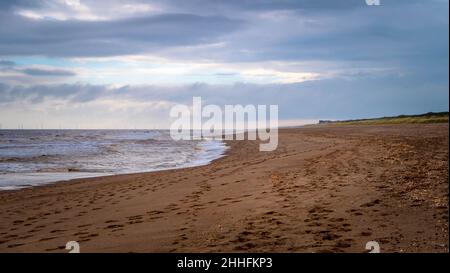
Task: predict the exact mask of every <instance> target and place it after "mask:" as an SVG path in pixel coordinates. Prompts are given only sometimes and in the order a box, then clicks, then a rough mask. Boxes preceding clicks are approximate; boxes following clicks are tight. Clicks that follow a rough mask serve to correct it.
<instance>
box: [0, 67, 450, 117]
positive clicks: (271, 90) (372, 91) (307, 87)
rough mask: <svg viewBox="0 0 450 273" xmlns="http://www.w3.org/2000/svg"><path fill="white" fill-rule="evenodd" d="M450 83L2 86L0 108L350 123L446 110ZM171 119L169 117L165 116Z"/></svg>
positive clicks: (370, 80) (391, 79)
mask: <svg viewBox="0 0 450 273" xmlns="http://www.w3.org/2000/svg"><path fill="white" fill-rule="evenodd" d="M448 88H449V85H448V82H443V81H437V82H435V83H424V82H423V81H422V80H420V79H414V78H407V79H404V78H402V77H401V76H392V75H387V76H383V77H376V78H374V77H367V76H360V77H356V78H352V79H330V80H320V81H309V82H303V83H297V84H265V85H261V84H259V85H258V84H245V83H237V84H234V85H209V84H201V83H199V84H192V85H184V86H173V87H167V86H166V87H164V86H152V85H148V86H123V87H120V88H111V87H108V86H102V85H85V84H62V85H39V86H30V87H19V86H9V85H5V84H3V85H1V84H0V103H1V104H8V103H13V102H15V101H21V102H24V101H29V103H39V102H42V101H44V100H52V99H59V100H65V101H67V102H68V103H70V105H78V104H84V103H86V102H93V101H98V100H101V99H108V100H113V101H117V102H118V103H119V102H121V101H123V100H131V101H137V102H143V101H145V102H152V101H153V102H155V101H166V102H172V103H183V104H188V105H191V104H192V97H193V96H201V97H202V99H203V102H204V104H217V105H219V106H223V105H225V104H243V105H246V104H266V105H267V104H277V105H279V111H280V118H281V119H322V118H333V119H351V118H365V117H373V116H383V115H398V114H417V113H422V112H429V111H448V107H449V100H448V99H449V93H448ZM166 114H168V113H166Z"/></svg>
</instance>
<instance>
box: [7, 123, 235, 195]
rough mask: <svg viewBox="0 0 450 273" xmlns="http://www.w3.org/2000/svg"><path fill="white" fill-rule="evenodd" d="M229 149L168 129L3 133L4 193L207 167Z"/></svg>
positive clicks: (212, 141)
mask: <svg viewBox="0 0 450 273" xmlns="http://www.w3.org/2000/svg"><path fill="white" fill-rule="evenodd" d="M226 149H227V147H226V145H225V144H224V143H223V142H221V141H216V140H198V141H174V140H172V138H171V137H170V132H169V131H168V130H0V190H10V189H18V188H23V187H30V186H37V185H42V184H46V183H50V182H56V181H64V180H70V179H75V178H86V177H95V176H105V175H114V174H126V173H138V172H148V171H158V170H167V169H175V168H182V167H192V166H199V165H205V164H208V163H210V162H211V161H212V160H215V159H217V158H220V157H221V156H223V154H224V152H225V150H226Z"/></svg>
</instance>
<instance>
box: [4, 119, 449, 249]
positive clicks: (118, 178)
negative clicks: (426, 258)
mask: <svg viewBox="0 0 450 273" xmlns="http://www.w3.org/2000/svg"><path fill="white" fill-rule="evenodd" d="M279 133H280V137H279V146H278V149H277V150H276V151H274V152H268V153H262V152H258V142H256V141H225V143H226V144H227V146H229V147H230V148H229V149H227V150H226V152H225V155H226V156H223V157H221V158H218V159H215V160H213V161H212V162H211V163H210V164H208V165H203V166H196V167H187V168H181V169H175V170H164V171H155V172H144V173H134V174H120V175H113V176H102V177H93V178H85V179H74V180H69V181H63V182H57V183H52V184H48V185H42V186H38V187H31V188H25V189H18V190H8V191H1V192H0V206H1V210H0V219H1V220H2V221H1V222H0V252H66V250H65V249H64V248H65V244H66V242H67V241H72V240H74V241H78V242H79V243H80V245H81V252H191V251H192V252H365V249H364V246H365V243H366V242H367V241H370V240H376V241H377V242H379V243H380V245H381V251H382V252H430V251H431V252H448V196H447V193H448V124H427V125H395V126H342V127H339V128H336V127H333V128H325V127H317V128H290V129H280V132H279ZM399 163H401V164H399Z"/></svg>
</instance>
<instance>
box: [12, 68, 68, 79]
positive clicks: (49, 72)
mask: <svg viewBox="0 0 450 273" xmlns="http://www.w3.org/2000/svg"><path fill="white" fill-rule="evenodd" d="M20 71H21V72H23V73H25V74H27V75H30V76H38V77H40V76H44V77H45V76H49V77H69V76H75V75H76V73H75V72H73V71H71V70H66V69H45V68H25V69H21V70H20Z"/></svg>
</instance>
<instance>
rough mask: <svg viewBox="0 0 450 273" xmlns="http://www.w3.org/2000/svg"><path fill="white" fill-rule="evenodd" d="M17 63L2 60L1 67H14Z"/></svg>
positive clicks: (0, 61)
mask: <svg viewBox="0 0 450 273" xmlns="http://www.w3.org/2000/svg"><path fill="white" fill-rule="evenodd" d="M15 65H16V63H15V62H13V61H8V60H0V67H12V66H15Z"/></svg>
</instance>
